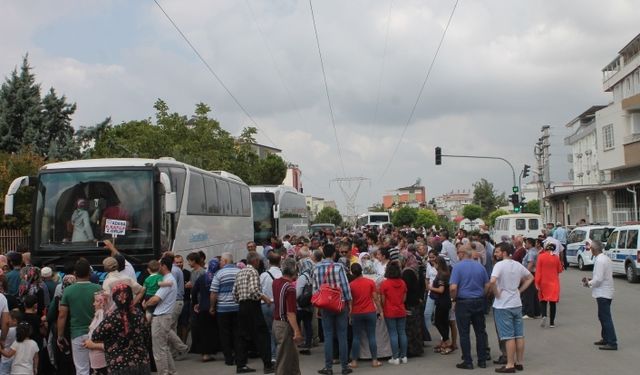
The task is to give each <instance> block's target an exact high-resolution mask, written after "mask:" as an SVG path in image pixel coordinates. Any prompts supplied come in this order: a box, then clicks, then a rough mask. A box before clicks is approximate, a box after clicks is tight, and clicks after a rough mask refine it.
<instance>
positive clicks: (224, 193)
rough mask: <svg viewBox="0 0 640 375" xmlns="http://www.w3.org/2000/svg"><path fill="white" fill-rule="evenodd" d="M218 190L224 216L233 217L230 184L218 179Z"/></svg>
mask: <svg viewBox="0 0 640 375" xmlns="http://www.w3.org/2000/svg"><path fill="white" fill-rule="evenodd" d="M216 186H217V188H218V202H220V207H221V213H222V215H231V197H230V196H229V183H228V182H227V181H223V180H218V179H216Z"/></svg>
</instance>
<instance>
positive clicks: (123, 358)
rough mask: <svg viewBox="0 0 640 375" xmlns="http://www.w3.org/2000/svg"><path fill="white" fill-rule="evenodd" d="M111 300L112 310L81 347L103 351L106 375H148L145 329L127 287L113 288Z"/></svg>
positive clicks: (146, 329) (141, 314)
mask: <svg viewBox="0 0 640 375" xmlns="http://www.w3.org/2000/svg"><path fill="white" fill-rule="evenodd" d="M111 299H112V300H113V302H114V303H115V306H116V307H115V310H113V311H111V312H110V313H109V314H108V315H107V316H106V318H104V320H103V321H102V323H100V325H99V326H98V328H96V330H95V331H93V335H91V340H87V341H86V342H85V345H86V346H87V348H89V349H99V348H102V349H103V350H104V352H105V355H106V360H107V367H108V368H109V374H110V375H114V374H116V375H142V374H149V373H150V367H149V353H148V350H147V343H148V342H149V335H150V332H149V326H148V325H147V323H146V321H145V318H144V313H143V312H142V311H141V310H140V309H139V308H137V307H136V306H134V305H133V293H132V291H131V287H129V286H128V285H126V284H117V285H115V286H114V287H113V288H112V289H111Z"/></svg>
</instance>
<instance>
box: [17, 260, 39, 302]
mask: <svg viewBox="0 0 640 375" xmlns="http://www.w3.org/2000/svg"><path fill="white" fill-rule="evenodd" d="M25 268H26V269H25V271H24V280H25V281H24V282H23V283H21V284H20V287H19V289H18V295H19V296H20V297H22V296H25V295H34V296H35V295H36V294H38V290H41V289H44V283H43V282H42V279H41V278H40V268H38V267H25Z"/></svg>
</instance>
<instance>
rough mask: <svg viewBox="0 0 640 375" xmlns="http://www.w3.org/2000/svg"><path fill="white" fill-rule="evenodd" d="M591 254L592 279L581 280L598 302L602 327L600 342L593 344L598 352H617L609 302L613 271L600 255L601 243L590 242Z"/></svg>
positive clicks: (612, 290) (612, 292) (611, 291)
mask: <svg viewBox="0 0 640 375" xmlns="http://www.w3.org/2000/svg"><path fill="white" fill-rule="evenodd" d="M591 253H592V254H593V256H594V261H593V277H592V278H591V279H590V280H588V279H587V278H586V277H585V278H583V279H582V283H583V284H584V286H588V287H589V288H591V296H592V297H593V298H595V299H596V301H597V302H598V320H600V325H601V326H602V330H601V335H602V338H601V339H600V341H596V342H594V344H595V345H598V346H599V348H598V349H600V350H618V339H617V337H616V329H615V327H614V326H613V319H612V318H611V301H613V294H614V291H615V290H614V287H613V271H612V269H611V259H609V257H608V256H606V255H604V254H603V253H602V242H600V241H598V240H593V241H592V242H591Z"/></svg>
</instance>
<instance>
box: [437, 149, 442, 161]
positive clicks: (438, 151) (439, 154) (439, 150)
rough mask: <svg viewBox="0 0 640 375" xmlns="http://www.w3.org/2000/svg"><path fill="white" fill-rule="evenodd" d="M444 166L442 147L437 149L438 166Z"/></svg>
mask: <svg viewBox="0 0 640 375" xmlns="http://www.w3.org/2000/svg"><path fill="white" fill-rule="evenodd" d="M441 164H442V149H441V148H440V147H436V165H441Z"/></svg>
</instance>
